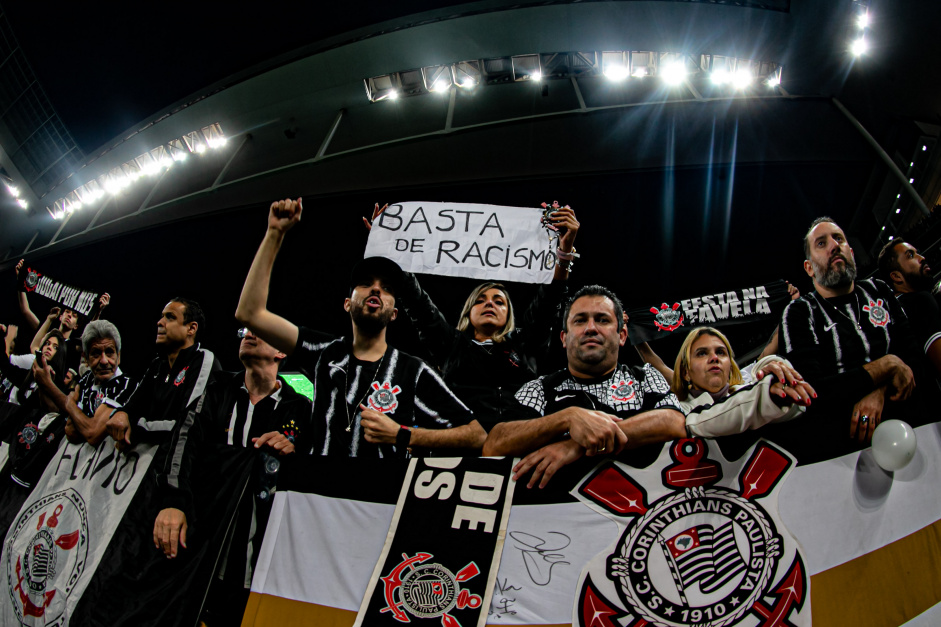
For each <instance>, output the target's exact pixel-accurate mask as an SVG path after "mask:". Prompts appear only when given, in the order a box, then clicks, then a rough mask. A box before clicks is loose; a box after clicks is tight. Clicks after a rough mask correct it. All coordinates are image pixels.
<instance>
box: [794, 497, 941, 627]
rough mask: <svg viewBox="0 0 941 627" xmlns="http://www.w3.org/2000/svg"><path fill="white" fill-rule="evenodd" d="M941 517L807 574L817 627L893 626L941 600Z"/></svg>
mask: <svg viewBox="0 0 941 627" xmlns="http://www.w3.org/2000/svg"><path fill="white" fill-rule="evenodd" d="M900 515H901V513H900ZM939 563H941V520H939V521H938V522H936V523H934V524H932V525H928V526H927V527H925V528H923V529H920V530H918V531H916V532H915V533H913V534H911V535H909V536H906V537H904V538H902V539H901V540H896V541H895V542H893V543H892V544H887V545H885V546H884V547H882V548H880V549H877V550H875V551H873V552H871V553H867V554H866V555H862V556H860V557H857V558H856V559H854V560H851V561H849V562H846V563H845V564H840V565H839V566H835V567H833V568H831V569H830V570H825V571H823V572H822V573H817V574H816V575H814V576H813V577H811V578H810V589H811V603H812V605H813V607H812V610H813V621H814V626H815V627H829V626H830V625H834V626H840V627H842V626H843V625H854V627H883V626H885V627H894V626H895V625H901V624H902V623H905V622H907V621H909V620H911V619H913V618H915V617H916V616H918V615H919V614H921V613H923V612H925V611H926V610H928V609H930V608H931V607H932V606H934V605H936V604H937V603H938V602H939V601H941V564H939Z"/></svg>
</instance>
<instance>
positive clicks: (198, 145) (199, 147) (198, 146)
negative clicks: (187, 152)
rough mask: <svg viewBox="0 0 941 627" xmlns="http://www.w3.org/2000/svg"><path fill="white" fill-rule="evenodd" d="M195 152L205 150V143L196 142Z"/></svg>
mask: <svg viewBox="0 0 941 627" xmlns="http://www.w3.org/2000/svg"><path fill="white" fill-rule="evenodd" d="M196 152H206V144H196Z"/></svg>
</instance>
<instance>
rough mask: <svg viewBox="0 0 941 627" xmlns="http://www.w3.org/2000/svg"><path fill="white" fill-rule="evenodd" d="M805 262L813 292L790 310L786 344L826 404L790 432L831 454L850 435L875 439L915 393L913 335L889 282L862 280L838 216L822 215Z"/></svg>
mask: <svg viewBox="0 0 941 627" xmlns="http://www.w3.org/2000/svg"><path fill="white" fill-rule="evenodd" d="M804 259H805V261H804V271H805V272H806V273H807V276H809V277H811V278H812V279H813V283H814V290H813V291H812V292H810V293H808V294H804V295H803V296H801V297H800V298H798V299H797V300H794V301H791V303H789V304H788V306H787V307H786V308H785V309H784V314H783V319H782V322H781V338H782V340H783V342H781V343H780V344H779V346H783V347H784V355H785V356H786V357H787V358H788V359H789V360H790V361H791V363H792V364H793V365H794V368H796V369H797V370H798V371H799V372H800V373H801V374H802V375H803V376H804V378H805V379H806V380H808V381H812V382H813V384H814V388H815V389H816V390H817V392H818V394H819V402H818V403H817V407H813V408H811V409H810V410H808V412H807V414H806V417H805V418H804V419H802V420H798V421H794V423H791V426H788V427H786V428H785V429H786V430H789V431H791V432H792V433H793V435H794V436H795V437H798V438H800V439H801V440H802V441H801V443H800V446H801V447H804V446H805V445H806V446H811V445H812V443H813V442H814V441H816V442H820V444H821V445H822V446H821V449H824V450H820V451H818V453H820V455H823V456H832V454H833V452H834V451H836V450H838V449H839V447H840V442H841V441H842V442H844V443H848V442H849V440H848V438H853V439H855V440H857V441H858V442H866V441H868V440H869V439H870V438H871V437H872V432H873V431H874V430H875V428H876V426H877V425H878V424H879V422H880V421H881V419H882V414H883V410H884V409H885V408H886V405H887V403H888V402H890V401H891V402H892V403H895V402H900V401H904V400H905V399H907V398H908V397H909V396H910V395H911V394H912V391H913V390H914V388H915V378H914V375H913V373H912V369H911V368H910V367H909V365H908V362H909V361H910V360H911V359H912V357H913V356H914V355H913V351H912V345H913V344H912V336H911V332H910V329H909V325H908V321H907V318H906V316H905V313H904V312H903V311H902V308H901V307H899V305H898V303H897V302H896V300H895V297H894V296H893V295H892V292H891V290H889V288H888V287H887V286H886V284H885V283H883V282H882V281H880V280H878V279H864V280H862V281H857V280H856V259H855V257H854V255H853V249H852V248H851V247H850V245H849V243H848V242H847V239H846V235H845V234H844V233H843V230H842V229H841V228H840V227H839V226H838V225H837V224H836V223H835V222H834V221H833V220H832V219H830V218H827V217H822V218H818V219H816V220H815V221H814V222H813V223H812V224H811V226H810V229H809V230H808V231H807V234H806V236H805V237H804ZM807 420H813V421H814V423H813V428H814V429H815V430H816V434H817V435H816V437H815V438H806V429H804V427H807V426H809V425H807V424H805V421H807ZM798 425H803V426H798ZM797 431H802V432H803V435H800V434H798V433H797ZM811 455H812V456H816V455H817V453H811ZM806 459H807V460H808V461H809V459H810V457H808V458H806Z"/></svg>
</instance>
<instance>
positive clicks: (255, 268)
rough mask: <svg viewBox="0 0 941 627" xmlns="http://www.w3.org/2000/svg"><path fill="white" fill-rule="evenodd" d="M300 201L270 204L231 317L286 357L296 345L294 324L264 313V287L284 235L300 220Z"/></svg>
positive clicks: (265, 293) (267, 282)
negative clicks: (233, 316)
mask: <svg viewBox="0 0 941 627" xmlns="http://www.w3.org/2000/svg"><path fill="white" fill-rule="evenodd" d="M301 200H302V199H301V198H298V199H297V200H296V201H295V200H291V199H285V200H279V201H275V202H273V203H271V207H270V208H269V210H268V230H267V231H266V232H265V237H264V239H263V240H262V241H261V246H259V247H258V252H257V253H255V259H254V261H252V267H251V269H249V271H248V276H247V277H246V278H245V285H244V286H243V287H242V294H241V296H239V304H238V308H237V309H236V310H235V318H236V319H237V320H238V321H239V322H241V323H242V324H244V325H246V326H248V328H250V329H251V330H252V332H253V333H255V334H256V335H258V337H260V338H261V339H263V340H265V341H266V342H268V343H269V344H271V345H272V346H274V347H275V348H277V349H278V350H279V351H281V352H282V353H284V354H286V355H290V354H292V353H293V352H294V347H295V346H296V345H297V334H298V330H297V325H295V324H294V323H293V322H291V321H290V320H287V319H285V318H282V317H281V316H279V315H277V314H273V313H271V312H270V311H268V288H269V285H270V283H271V271H272V269H273V268H274V260H275V257H277V255H278V251H279V250H280V249H281V242H282V241H284V235H285V233H287V232H288V231H289V230H290V229H291V227H293V226H294V225H295V224H297V223H298V222H300V221H301V212H302V211H303V205H302V204H301Z"/></svg>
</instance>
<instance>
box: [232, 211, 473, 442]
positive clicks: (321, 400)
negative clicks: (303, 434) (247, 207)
mask: <svg viewBox="0 0 941 627" xmlns="http://www.w3.org/2000/svg"><path fill="white" fill-rule="evenodd" d="M302 210H303V207H302V205H301V199H300V198H298V199H297V200H290V199H287V200H282V201H276V202H274V203H272V204H271V207H270V208H269V212H268V229H267V232H266V233H265V237H264V239H263V240H262V243H261V246H260V247H259V249H258V252H257V253H256V254H255V259H254V261H253V262H252V267H251V269H250V270H249V272H248V277H247V278H246V279H245V286H244V287H243V288H242V294H241V297H240V298H239V304H238V309H237V311H236V314H235V317H236V318H237V319H238V320H239V321H240V322H241V323H242V324H244V325H246V326H247V327H248V328H249V329H251V331H252V332H253V333H255V334H256V335H258V337H260V338H262V339H264V340H265V341H266V342H268V343H269V344H271V345H272V346H274V347H275V348H277V349H278V350H280V351H282V352H283V353H285V354H286V355H289V356H290V357H291V361H292V364H293V365H294V366H296V367H298V368H299V369H300V370H302V371H304V372H305V373H306V374H307V376H308V378H310V379H311V380H312V381H313V382H314V410H313V411H314V413H313V416H314V421H313V422H314V424H313V429H314V434H313V438H314V453H317V454H322V455H337V456H343V457H405V456H407V455H408V454H409V453H410V452H411V451H412V450H416V451H423V452H425V451H435V450H438V449H448V450H451V451H455V450H463V451H473V450H479V449H480V447H481V446H482V444H483V441H484V439H485V438H486V432H485V431H484V430H483V428H482V427H481V426H480V424H479V423H478V422H477V420H475V419H474V416H473V414H472V413H471V412H470V410H469V409H467V407H466V406H465V405H464V404H463V403H462V402H461V401H460V400H458V398H457V397H456V396H455V395H454V394H453V393H452V392H451V391H450V390H449V389H448V388H447V386H446V385H445V384H444V382H443V381H442V380H441V378H440V377H439V376H438V374H437V373H436V372H435V371H434V370H432V369H431V368H429V367H428V366H427V365H426V364H425V363H424V362H422V361H421V360H419V359H417V358H415V357H412V356H410V355H406V354H405V353H401V352H399V351H397V350H396V349H394V348H392V347H390V346H388V345H387V344H386V326H387V325H388V324H389V323H390V322H391V321H392V320H394V319H395V317H396V315H397V313H398V312H397V310H396V308H395V289H394V286H395V282H396V279H397V277H398V276H399V275H400V273H401V269H400V268H399V267H398V266H397V265H396V264H395V263H393V262H392V261H390V260H388V259H384V258H380V257H373V258H369V259H364V260H363V261H361V262H359V263H358V264H357V265H356V267H355V268H354V269H353V275H352V277H351V281H350V282H351V292H350V295H349V297H348V298H346V299H345V301H344V303H343V308H344V309H345V310H346V311H347V312H348V313H349V314H350V319H351V322H352V331H353V333H352V337H350V338H337V337H334V336H331V335H327V334H324V333H320V332H318V331H314V330H311V329H308V328H305V327H298V326H297V325H295V324H294V323H292V322H290V321H289V320H286V319H285V318H282V317H281V316H278V315H276V314H274V313H271V312H270V311H268V309H267V306H268V286H269V282H270V279H271V272H272V270H273V268H274V260H275V257H276V256H277V253H278V251H279V250H280V248H281V244H282V242H283V240H284V235H285V234H286V233H287V232H288V231H289V230H290V229H291V228H292V227H293V226H294V225H295V224H297V223H298V222H299V221H300V219H301V213H302ZM318 430H319V432H318Z"/></svg>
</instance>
